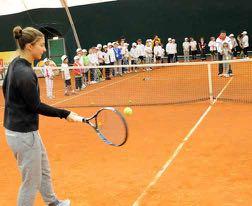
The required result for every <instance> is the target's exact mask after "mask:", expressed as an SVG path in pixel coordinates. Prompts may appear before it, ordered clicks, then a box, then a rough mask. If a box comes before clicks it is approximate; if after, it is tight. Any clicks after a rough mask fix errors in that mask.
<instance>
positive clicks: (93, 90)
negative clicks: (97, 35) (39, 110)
mask: <svg viewBox="0 0 252 206" xmlns="http://www.w3.org/2000/svg"><path fill="white" fill-rule="evenodd" d="M139 74H140V73H137V74H135V75H133V76H131V77H128V78H125V79H121V80H119V81H116V82H113V83H110V84H107V85H104V86H102V87H98V88H96V89H92V90H90V91H87V92H84V93H81V94H78V95H75V96H73V97H71V98H68V99H64V100H61V101H58V102H56V103H53V104H51V106H54V105H57V104H60V103H63V102H66V101H69V100H72V99H75V98H77V97H79V96H83V95H85V94H89V93H92V92H95V91H97V90H100V89H103V88H106V87H109V86H112V85H114V84H117V83H120V82H123V81H125V80H128V79H131V78H133V77H135V76H137V75H139Z"/></svg>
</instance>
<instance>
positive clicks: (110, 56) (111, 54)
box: [108, 48, 116, 63]
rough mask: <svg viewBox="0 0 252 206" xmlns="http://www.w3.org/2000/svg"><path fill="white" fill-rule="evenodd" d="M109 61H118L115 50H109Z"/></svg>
mask: <svg viewBox="0 0 252 206" xmlns="http://www.w3.org/2000/svg"><path fill="white" fill-rule="evenodd" d="M108 54H109V59H110V62H111V63H114V62H115V61H116V56H115V51H114V49H113V48H110V49H108Z"/></svg>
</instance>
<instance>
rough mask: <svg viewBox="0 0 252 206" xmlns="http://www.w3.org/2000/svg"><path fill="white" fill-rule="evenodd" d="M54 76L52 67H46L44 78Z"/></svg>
mask: <svg viewBox="0 0 252 206" xmlns="http://www.w3.org/2000/svg"><path fill="white" fill-rule="evenodd" d="M53 76H54V73H53V70H52V67H50V66H46V65H45V66H44V77H47V78H50V79H51V78H53Z"/></svg>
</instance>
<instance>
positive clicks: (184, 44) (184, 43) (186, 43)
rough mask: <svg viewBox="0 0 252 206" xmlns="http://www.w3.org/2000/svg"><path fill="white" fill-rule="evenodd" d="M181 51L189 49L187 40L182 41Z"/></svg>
mask: <svg viewBox="0 0 252 206" xmlns="http://www.w3.org/2000/svg"><path fill="white" fill-rule="evenodd" d="M182 46H183V51H188V52H189V51H190V42H188V41H185V42H183V45H182Z"/></svg>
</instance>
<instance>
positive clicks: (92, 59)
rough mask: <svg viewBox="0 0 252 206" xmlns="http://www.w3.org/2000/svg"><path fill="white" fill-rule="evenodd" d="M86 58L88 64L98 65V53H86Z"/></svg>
mask: <svg viewBox="0 0 252 206" xmlns="http://www.w3.org/2000/svg"><path fill="white" fill-rule="evenodd" d="M88 59H89V64H90V66H97V65H99V61H98V55H97V54H95V53H94V54H89V55H88Z"/></svg>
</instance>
